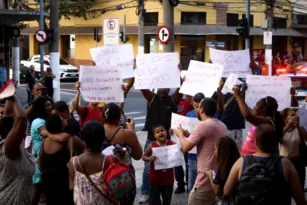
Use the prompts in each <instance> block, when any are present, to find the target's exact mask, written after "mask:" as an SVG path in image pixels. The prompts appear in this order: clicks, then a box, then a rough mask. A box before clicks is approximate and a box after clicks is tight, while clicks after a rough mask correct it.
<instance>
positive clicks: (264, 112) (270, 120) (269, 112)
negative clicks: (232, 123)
mask: <svg viewBox="0 0 307 205" xmlns="http://www.w3.org/2000/svg"><path fill="white" fill-rule="evenodd" d="M233 91H234V95H235V96H236V99H237V102H238V105H239V108H240V111H241V113H242V115H243V117H244V118H245V119H246V120H247V121H249V122H250V123H251V124H252V125H253V126H252V127H251V128H250V129H249V131H248V136H247V137H246V138H245V141H244V143H243V146H242V149H241V155H248V154H255V153H256V138H255V132H256V129H257V126H258V125H260V124H268V125H271V126H273V127H274V128H275V130H276V132H277V136H278V141H280V139H281V138H282V135H283V120H282V117H281V115H280V113H279V112H278V111H277V109H278V103H277V101H276V99H275V98H273V97H270V96H268V97H265V98H262V99H260V100H259V101H258V102H257V104H256V106H255V107H254V110H251V109H250V108H249V107H248V106H247V105H246V103H245V101H244V99H243V97H242V96H241V92H240V89H239V88H238V87H237V86H236V87H234V88H233ZM276 146H277V145H276Z"/></svg>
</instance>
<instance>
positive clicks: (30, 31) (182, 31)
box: [21, 25, 306, 37]
mask: <svg viewBox="0 0 307 205" xmlns="http://www.w3.org/2000/svg"><path fill="white" fill-rule="evenodd" d="M37 30H38V27H29V28H25V29H23V30H22V31H21V34H22V35H34V34H35V32H36V31H37ZM98 30H99V31H98V32H99V34H102V27H100V28H99V29H98ZM122 30H123V28H122V27H121V31H122ZM158 30H159V27H158V26H145V27H144V34H146V35H157V33H158ZM263 31H264V30H263V29H262V28H251V31H250V32H251V35H252V36H261V35H263ZM126 33H127V34H128V35H137V34H138V26H127V27H126ZM72 34H74V35H94V27H74V26H64V27H60V35H72ZM175 34H176V35H192V36H204V35H238V33H237V31H236V27H228V26H213V25H212V26H210V25H202V26H199V25H176V26H175ZM273 35H274V36H296V37H304V36H306V35H305V34H304V33H302V32H300V31H297V30H294V29H277V30H276V31H275V30H274V31H273Z"/></svg>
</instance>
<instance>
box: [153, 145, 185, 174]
mask: <svg viewBox="0 0 307 205" xmlns="http://www.w3.org/2000/svg"><path fill="white" fill-rule="evenodd" d="M152 155H153V156H156V157H157V159H156V161H155V162H154V164H155V170H162V169H169V168H173V167H179V166H182V165H184V164H185V161H184V157H183V153H182V152H181V151H180V147H179V146H178V145H177V144H174V145H170V146H165V147H154V148H152Z"/></svg>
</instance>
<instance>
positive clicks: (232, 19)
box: [227, 14, 239, 27]
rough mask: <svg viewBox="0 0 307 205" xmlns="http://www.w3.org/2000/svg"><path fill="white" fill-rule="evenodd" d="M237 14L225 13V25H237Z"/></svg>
mask: <svg viewBox="0 0 307 205" xmlns="http://www.w3.org/2000/svg"><path fill="white" fill-rule="evenodd" d="M238 24H239V14H227V26H234V27H236V26H238Z"/></svg>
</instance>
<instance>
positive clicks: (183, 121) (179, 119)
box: [171, 113, 200, 154]
mask: <svg viewBox="0 0 307 205" xmlns="http://www.w3.org/2000/svg"><path fill="white" fill-rule="evenodd" d="M198 123H200V121H199V120H198V119H197V118H190V117H185V116H182V115H178V114H175V113H172V122H171V128H172V129H178V127H179V126H180V125H181V127H182V128H183V129H184V130H187V131H188V132H189V133H191V132H192V131H193V130H194V128H195V126H196V125H197V124H198ZM172 140H173V141H174V142H176V143H178V144H179V143H180V142H179V139H178V138H177V137H176V136H172ZM189 153H192V154H196V153H197V149H196V147H194V148H193V149H192V150H191V151H190V152H189Z"/></svg>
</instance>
